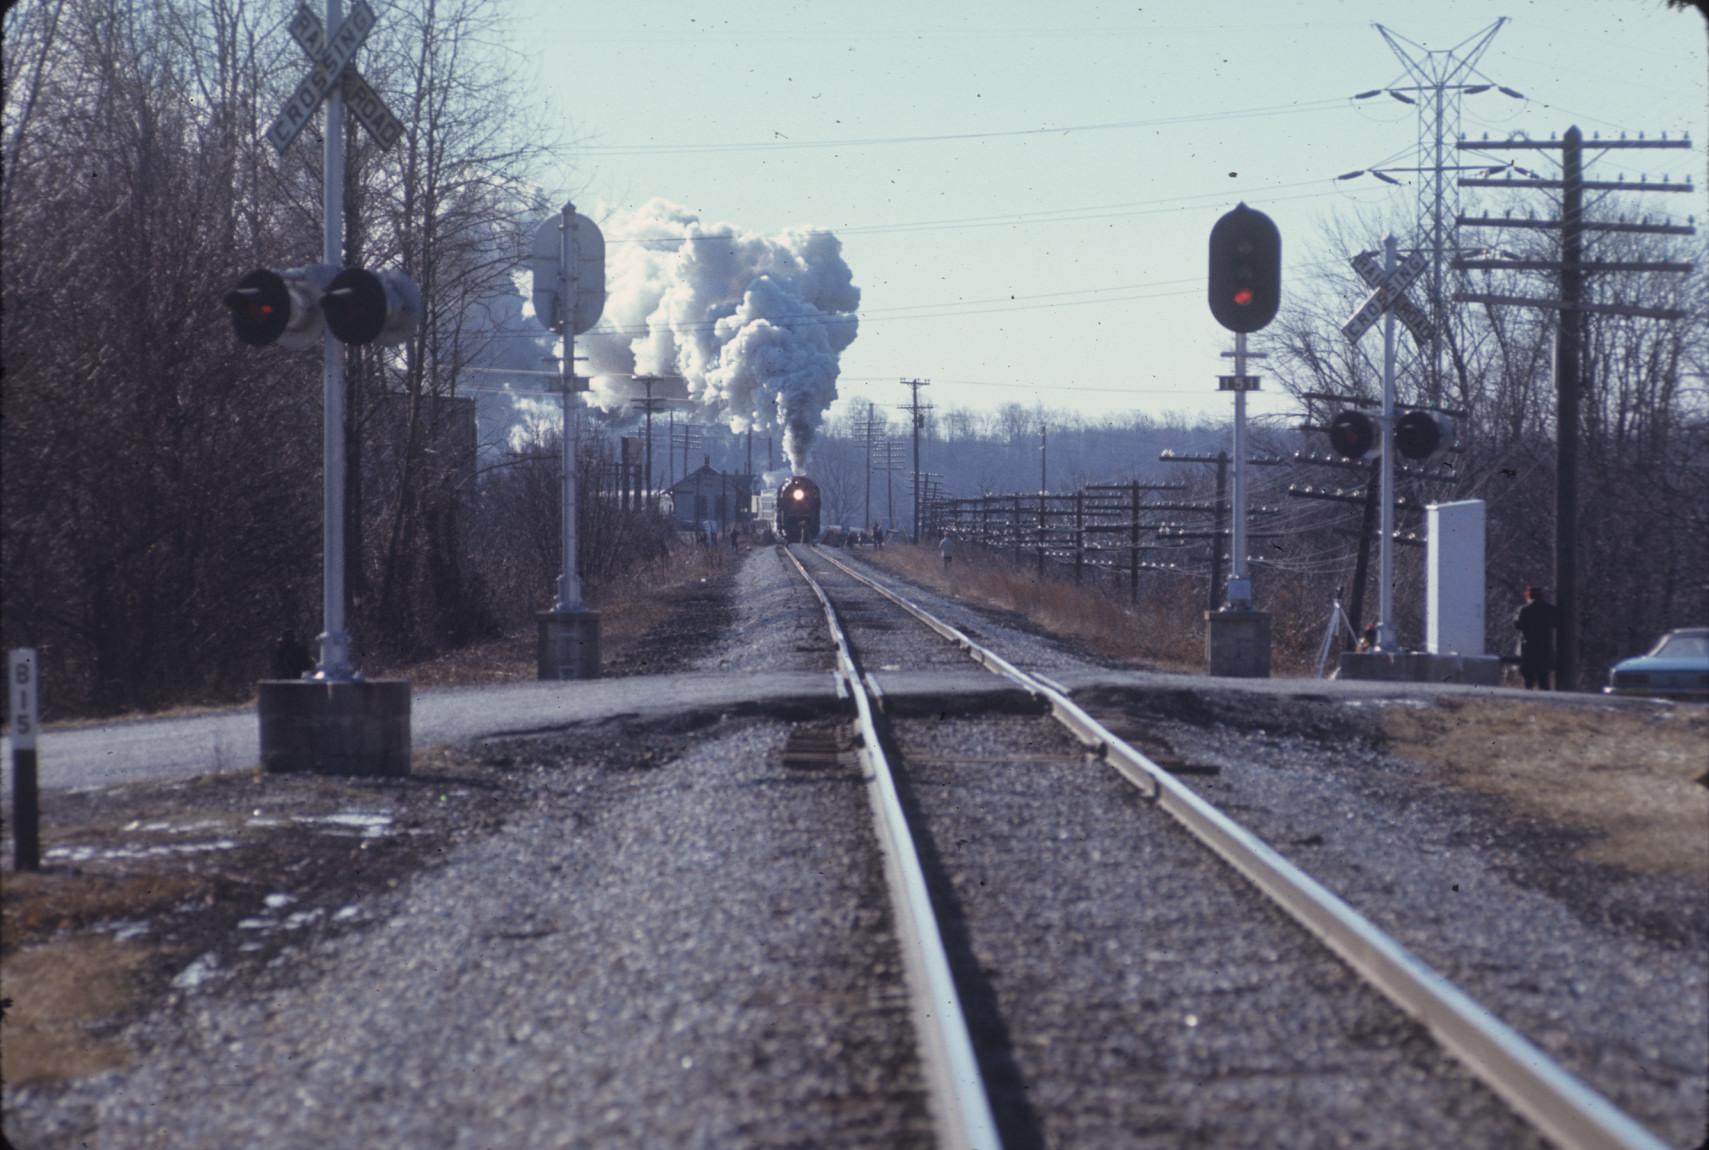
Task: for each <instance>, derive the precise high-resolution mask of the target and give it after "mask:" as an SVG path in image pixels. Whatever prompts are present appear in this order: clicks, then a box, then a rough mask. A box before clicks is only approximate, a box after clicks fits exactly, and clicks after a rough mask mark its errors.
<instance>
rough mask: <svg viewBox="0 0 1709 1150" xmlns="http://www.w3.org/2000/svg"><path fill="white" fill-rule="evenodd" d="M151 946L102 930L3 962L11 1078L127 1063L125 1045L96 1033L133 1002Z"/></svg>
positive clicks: (0, 977) (35, 1078)
mask: <svg viewBox="0 0 1709 1150" xmlns="http://www.w3.org/2000/svg"><path fill="white" fill-rule="evenodd" d="M149 954H150V951H149V950H148V949H147V948H144V947H139V946H126V945H121V944H120V943H116V942H114V941H113V940H112V939H110V938H106V937H103V936H100V935H87V934H85V935H78V936H76V937H74V938H70V939H66V940H64V941H62V942H53V943H48V944H47V945H45V946H37V947H32V948H30V949H29V950H27V951H24V952H23V953H21V954H18V955H14V956H13V957H11V958H9V959H7V960H6V962H5V964H4V965H3V966H0V994H4V996H5V997H6V998H7V999H8V1000H10V1005H9V1006H8V1007H7V1011H6V1022H5V1038H6V1080H7V1081H8V1082H10V1083H12V1084H13V1085H17V1084H20V1083H24V1082H40V1081H46V1080H53V1079H60V1078H79V1077H82V1076H84V1075H87V1074H94V1073H97V1072H99V1071H102V1070H107V1069H110V1068H112V1067H114V1066H120V1065H123V1064H124V1062H125V1061H126V1059H127V1057H128V1054H127V1051H126V1049H125V1047H124V1046H123V1045H122V1044H120V1043H118V1042H115V1041H113V1040H112V1039H110V1038H104V1037H100V1036H99V1035H97V1034H96V1033H93V1028H95V1027H96V1026H97V1025H98V1024H99V1023H101V1022H102V1021H103V1020H105V1019H108V1018H110V1017H112V1016H114V1015H117V1014H120V1013H122V1012H123V1011H125V1010H126V1008H127V1007H129V1006H130V1005H131V993H132V985H131V984H132V980H133V977H134V975H135V972H136V971H137V970H138V968H139V967H141V966H142V965H143V964H144V963H145V962H147V961H148V958H149Z"/></svg>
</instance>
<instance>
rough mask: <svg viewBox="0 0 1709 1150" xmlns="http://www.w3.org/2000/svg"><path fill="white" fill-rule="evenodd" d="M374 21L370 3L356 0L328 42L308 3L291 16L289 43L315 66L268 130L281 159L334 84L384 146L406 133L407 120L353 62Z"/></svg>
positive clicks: (358, 117)
mask: <svg viewBox="0 0 1709 1150" xmlns="http://www.w3.org/2000/svg"><path fill="white" fill-rule="evenodd" d="M375 19H376V18H375V16H374V9H373V8H371V7H369V6H368V0H356V3H355V4H354V5H352V7H351V9H350V14H349V15H348V16H346V17H345V18H344V22H343V23H342V24H340V25H339V26H338V30H337V31H336V32H335V33H334V34H333V36H332V38H331V40H330V41H329V40H328V39H327V35H326V25H325V24H324V23H323V22H322V20H321V18H320V17H319V16H316V15H315V14H314V13H313V12H312V11H310V10H309V8H308V7H307V5H303V4H299V5H298V6H297V11H296V14H295V15H294V16H292V17H291V26H290V32H291V39H293V40H295V41H296V42H297V46H298V47H299V48H301V49H302V50H303V54H304V55H305V56H307V57H308V58H309V61H310V62H311V63H313V64H314V70H313V71H312V72H310V73H309V74H308V75H307V76H304V77H303V79H302V81H301V82H300V83H299V84H298V85H297V90H296V91H295V92H293V93H291V98H290V99H289V100H288V101H286V103H285V108H284V111H282V112H280V113H279V118H278V119H276V120H274V121H273V126H272V127H270V128H268V129H267V139H268V141H269V142H270V143H272V145H273V147H274V148H275V149H277V150H278V152H279V154H280V155H284V154H285V149H286V148H288V147H290V146H291V141H292V140H295V139H296V138H297V134H298V133H299V132H301V131H302V130H303V126H304V125H305V124H307V123H308V122H309V118H310V117H311V116H313V115H314V110H315V109H316V108H317V107H319V106H320V102H321V101H322V100H324V99H326V95H327V93H328V92H330V91H332V86H333V84H335V83H336V84H340V85H342V87H343V89H344V98H345V100H346V101H347V102H348V103H349V105H350V110H351V111H352V112H354V113H355V114H356V118H357V119H358V120H359V121H361V123H362V126H363V127H364V128H367V129H368V132H369V134H370V135H372V136H373V137H374V139H375V140H377V141H378V142H379V144H380V147H382V148H386V149H390V148H391V146H392V145H393V144H395V143H397V142H398V138H399V137H400V136H402V135H403V130H404V126H403V122H402V121H401V120H399V119H398V118H397V117H396V116H394V115H392V112H391V109H390V108H388V107H386V104H385V101H383V100H381V99H380V97H379V95H378V94H377V93H375V91H374V89H372V88H370V87H369V86H368V82H367V81H366V80H364V79H363V78H362V75H361V73H359V72H358V71H357V70H356V68H355V66H354V65H353V64H351V60H352V59H354V58H355V56H356V49H358V48H360V47H361V46H362V42H363V41H364V40H366V39H367V38H368V33H369V32H371V31H373V28H374V22H375Z"/></svg>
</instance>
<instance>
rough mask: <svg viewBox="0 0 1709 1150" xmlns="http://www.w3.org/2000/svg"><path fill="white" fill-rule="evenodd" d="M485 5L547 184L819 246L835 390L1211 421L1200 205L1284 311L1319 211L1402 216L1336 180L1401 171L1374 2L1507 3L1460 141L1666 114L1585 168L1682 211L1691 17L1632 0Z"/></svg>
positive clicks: (601, 205) (1433, 18)
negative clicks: (1679, 139) (537, 118)
mask: <svg viewBox="0 0 1709 1150" xmlns="http://www.w3.org/2000/svg"><path fill="white" fill-rule="evenodd" d="M512 11H513V13H514V19H513V24H512V26H511V28H510V29H509V30H508V35H509V36H510V37H511V40H510V42H511V43H513V44H515V45H516V46H517V47H518V48H519V49H520V51H521V52H522V53H523V54H524V56H525V58H526V59H527V60H528V61H530V62H532V63H533V65H534V66H535V68H536V69H537V72H536V75H535V76H534V77H533V78H532V80H531V85H532V88H533V91H534V93H535V94H536V95H537V97H538V99H539V100H540V101H541V103H542V104H543V105H544V107H545V108H546V109H547V111H548V113H549V115H550V117H551V118H552V119H553V120H554V121H555V122H556V123H557V124H559V125H560V126H561V127H562V130H563V132H564V135H565V136H566V138H568V139H570V140H571V141H572V142H573V146H572V147H571V148H569V149H568V150H567V151H566V152H565V153H563V155H562V162H561V164H560V166H559V168H558V170H557V172H556V173H555V175H554V176H553V178H554V179H556V180H557V188H558V189H561V192H562V193H563V194H567V195H570V196H573V197H574V199H575V201H576V204H577V206H578V208H580V209H581V210H583V211H584V212H586V213H587V214H589V215H592V216H594V217H595V218H596V219H597V218H600V216H601V215H602V214H603V213H605V212H608V211H612V210H617V209H623V208H629V207H633V206H635V205H637V204H639V203H642V202H644V201H646V200H647V199H650V198H651V197H654V196H662V197H665V198H667V199H670V200H674V201H676V202H678V203H680V204H683V205H685V206H687V207H689V208H692V209H695V210H697V211H699V212H700V213H702V214H703V215H704V216H705V217H706V218H707V219H708V220H712V221H722V222H729V223H733V224H736V225H739V226H740V227H742V228H745V229H748V230H751V231H762V232H769V231H774V230H778V229H782V228H784V227H789V226H797V225H811V226H817V227H824V228H829V229H831V230H834V231H836V232H837V233H838V234H839V235H840V236H841V237H842V240H843V243H844V256H845V258H846V259H847V261H848V263H849V265H850V267H851V268H852V269H853V272H854V279H855V282H856V284H858V285H859V286H860V287H861V289H862V293H863V299H862V308H861V330H860V336H859V338H858V339H856V340H855V342H854V344H853V345H852V346H851V347H850V348H849V349H848V350H847V351H846V352H845V353H844V354H843V357H842V380H841V384H840V390H841V393H842V395H843V397H844V401H845V402H846V401H847V400H848V399H849V398H856V399H866V398H870V399H874V400H877V401H879V402H883V403H890V404H894V403H899V402H901V401H902V400H903V399H904V398H905V395H906V392H905V390H904V389H903V388H902V387H901V386H899V385H898V383H897V381H898V380H899V379H901V378H903V377H909V376H918V377H923V378H927V379H930V380H932V381H933V386H932V388H931V390H930V392H929V393H928V396H929V398H931V399H932V400H934V401H936V402H938V403H940V404H953V405H961V406H971V407H977V408H982V409H991V408H995V407H997V406H998V405H1000V404H1003V403H1007V402H1019V403H1023V404H1026V405H1028V406H1031V405H1033V404H1035V403H1039V402H1043V403H1044V404H1045V405H1046V406H1048V407H1053V408H1072V409H1075V410H1078V411H1080V412H1082V413H1084V414H1086V415H1088V416H1102V415H1105V414H1109V413H1115V412H1123V411H1131V410H1135V409H1142V410H1145V411H1148V412H1151V413H1153V414H1162V413H1163V412H1165V411H1178V412H1181V413H1184V414H1187V415H1197V414H1200V413H1205V414H1211V415H1216V416H1223V415H1226V414H1227V413H1228V410H1229V406H1230V405H1229V401H1228V399H1227V397H1226V396H1219V395H1218V393H1217V392H1216V382H1215V375H1216V374H1217V372H1218V371H1219V370H1227V368H1226V366H1225V365H1224V363H1223V361H1220V360H1219V359H1218V352H1219V351H1221V350H1222V349H1223V348H1224V347H1227V346H1231V344H1230V343H1229V338H1230V337H1228V336H1227V333H1225V332H1223V331H1222V329H1221V328H1219V327H1218V326H1217V325H1216V324H1215V322H1214V321H1213V320H1212V319H1211V318H1210V315H1209V313H1208V311H1207V309H1206V306H1205V302H1204V276H1205V261H1206V255H1205V242H1206V237H1207V235H1208V233H1209V230H1210V227H1211V224H1212V223H1213V222H1214V221H1215V220H1216V218H1217V217H1218V216H1219V215H1220V214H1221V213H1222V212H1223V211H1225V210H1227V209H1228V208H1230V207H1232V206H1233V205H1234V204H1235V203H1236V202H1237V201H1239V200H1245V201H1246V202H1248V203H1249V204H1251V205H1252V206H1253V207H1256V208H1259V209H1261V210H1263V211H1266V212H1268V213H1269V214H1270V215H1271V216H1272V217H1274V219H1275V220H1276V222H1277V224H1278V225H1279V227H1280V228H1281V231H1282V235H1283V243H1284V259H1285V269H1286V270H1285V272H1284V289H1283V290H1284V306H1286V304H1285V300H1286V297H1287V294H1288V290H1289V289H1288V284H1289V283H1291V282H1295V279H1296V277H1302V276H1306V275H1309V273H1310V270H1311V266H1312V265H1314V264H1321V261H1323V260H1324V259H1326V258H1327V257H1328V252H1327V250H1326V248H1325V245H1324V244H1323V242H1322V240H1321V235H1322V232H1323V229H1324V226H1325V224H1326V223H1327V222H1328V221H1330V220H1332V219H1335V218H1338V217H1339V218H1342V219H1344V220H1346V221H1348V222H1352V221H1353V220H1354V219H1355V218H1356V216H1355V214H1356V213H1358V212H1361V211H1363V212H1365V213H1367V218H1370V219H1376V218H1380V216H1381V213H1382V212H1384V211H1391V212H1395V213H1404V216H1405V218H1408V219H1409V218H1410V215H1411V210H1412V209H1411V205H1412V200H1413V189H1412V188H1410V187H1402V188H1392V187H1387V186H1385V185H1383V184H1380V183H1378V182H1376V181H1375V180H1373V179H1371V178H1370V177H1369V176H1366V177H1363V178H1361V179H1358V180H1353V181H1346V182H1337V181H1336V180H1335V178H1334V177H1336V176H1337V175H1338V174H1340V173H1343V172H1347V171H1350V170H1353V169H1359V168H1365V167H1369V166H1371V165H1374V164H1377V163H1380V162H1382V161H1385V160H1391V161H1393V162H1397V163H1402V164H1404V163H1407V162H1408V161H1407V160H1406V159H1405V154H1406V153H1407V152H1409V150H1410V149H1411V147H1412V144H1413V141H1414V139H1415V135H1416V131H1415V122H1414V116H1415V112H1414V109H1412V108H1410V107H1407V106H1405V105H1403V104H1401V103H1399V102H1398V101H1395V100H1393V99H1390V98H1388V97H1387V96H1379V97H1377V98H1375V99H1368V100H1365V101H1360V102H1354V101H1352V100H1350V99H1349V98H1350V97H1351V96H1352V95H1353V94H1354V93H1355V92H1360V91H1363V90H1367V89H1372V88H1379V87H1383V86H1385V85H1389V84H1391V83H1395V82H1397V81H1399V80H1400V77H1401V75H1402V67H1401V64H1400V61H1399V60H1398V58H1397V57H1396V56H1395V55H1394V54H1393V53H1392V52H1391V50H1390V49H1389V47H1388V46H1387V45H1386V44H1385V43H1384V41H1383V39H1382V38H1381V37H1380V36H1379V34H1378V32H1377V30H1376V28H1375V27H1374V24H1376V23H1381V24H1383V25H1385V26H1386V27H1388V28H1390V29H1391V30H1392V31H1394V32H1396V33H1398V34H1400V35H1402V36H1404V37H1406V38H1408V39H1409V40H1411V41H1414V42H1415V43H1417V44H1419V45H1422V46H1423V47H1424V48H1427V49H1431V50H1441V49H1447V48H1451V47H1453V46H1455V45H1457V44H1459V43H1460V42H1461V41H1463V40H1466V39H1467V38H1468V37H1472V36H1473V35H1474V34H1476V33H1478V32H1479V31H1481V30H1482V29H1484V28H1486V27H1487V26H1488V25H1490V24H1491V23H1492V22H1493V21H1494V20H1495V19H1496V18H1498V17H1500V16H1508V17H1510V18H1511V19H1510V21H1509V23H1508V24H1506V25H1505V26H1504V27H1503V28H1502V29H1501V31H1500V32H1499V33H1498V34H1497V35H1496V37H1495V39H1494V40H1493V42H1492V43H1491V46H1490V48H1489V50H1488V51H1487V52H1486V53H1485V54H1484V56H1483V57H1482V59H1481V61H1480V68H1479V70H1480V72H1481V73H1482V74H1483V76H1485V77H1487V78H1488V79H1490V80H1492V81H1494V82H1496V83H1498V84H1504V85H1507V86H1508V87H1511V88H1513V89H1516V90H1518V91H1519V92H1522V93H1524V94H1525V96H1526V97H1527V98H1526V99H1525V100H1523V101H1520V100H1514V99H1510V98H1508V97H1506V96H1503V95H1500V94H1498V93H1496V92H1493V91H1492V92H1489V93H1486V94H1483V95H1478V96H1471V97H1467V98H1466V100H1465V118H1464V124H1463V126H1464V129H1465V131H1466V132H1467V134H1469V135H1473V136H1475V135H1478V134H1480V133H1482V132H1485V131H1487V132H1489V133H1490V134H1491V135H1492V136H1493V135H1497V134H1501V135H1505V134H1507V133H1509V132H1512V131H1515V130H1525V131H1527V132H1529V133H1531V134H1533V135H1538V134H1542V135H1547V134H1548V133H1550V132H1559V131H1563V130H1564V129H1565V128H1566V127H1567V126H1568V125H1570V124H1573V123H1577V124H1578V125H1580V127H1581V128H1583V129H1584V130H1585V132H1586V133H1587V134H1589V133H1590V132H1592V131H1600V132H1603V133H1605V134H1607V133H1614V134H1617V133H1619V132H1620V131H1622V130H1625V131H1629V132H1632V133H1636V132H1638V131H1644V132H1646V133H1652V134H1654V133H1659V132H1662V131H1666V132H1667V133H1668V134H1669V135H1670V136H1674V135H1677V134H1680V133H1689V134H1690V136H1691V137H1692V140H1693V142H1694V149H1693V150H1692V151H1690V152H1645V153H1625V154H1624V156H1622V157H1614V158H1611V159H1610V160H1608V161H1605V162H1604V163H1605V166H1604V167H1603V168H1601V169H1598V170H1599V171H1601V170H1606V171H1609V172H1610V173H1612V171H1613V170H1615V169H1616V168H1618V169H1619V170H1624V171H1626V172H1627V173H1628V178H1633V177H1635V176H1636V175H1637V174H1638V173H1639V172H1640V171H1648V172H1649V173H1650V174H1651V175H1653V176H1657V177H1659V176H1660V175H1661V174H1662V173H1664V172H1668V173H1671V174H1672V177H1673V178H1674V179H1675V180H1680V179H1682V178H1686V177H1690V178H1692V179H1693V180H1694V181H1695V182H1696V183H1697V184H1698V185H1699V190H1698V191H1697V192H1696V193H1693V194H1692V195H1689V196H1685V195H1678V196H1669V197H1665V201H1663V198H1661V197H1656V198H1655V199H1656V201H1658V202H1655V203H1653V204H1652V206H1653V207H1654V209H1655V210H1658V211H1660V210H1671V212H1672V213H1673V214H1674V215H1676V216H1678V217H1680V218H1681V219H1683V217H1684V216H1686V215H1688V214H1696V215H1698V216H1699V217H1703V216H1704V215H1705V213H1704V211H1703V209H1704V206H1705V199H1704V194H1703V190H1702V183H1703V173H1704V170H1705V160H1704V153H1703V150H1702V149H1703V145H1704V143H1705V141H1706V139H1709V116H1706V93H1709V85H1706V62H1705V56H1706V53H1705V37H1704V29H1703V19H1702V17H1701V16H1699V15H1698V14H1696V13H1695V12H1685V13H1679V12H1670V11H1668V10H1667V9H1665V8H1664V7H1663V5H1662V3H1661V0H1547V2H1545V0H1530V2H1523V3H1504V4H1487V3H1475V2H1471V0H1434V2H1433V3H1431V4H1429V5H1412V4H1407V5H1401V4H1373V3H1350V2H1339V3H1338V2H1335V0H1298V2H1288V0H1274V2H1270V3H1263V4H1259V3H1252V2H1235V0H1209V2H1205V3H1191V4H1188V3H1177V4H1167V5H1165V4H1146V5H1137V4H1114V3H1110V4H1104V3H1078V4H1076V3H1070V4H1066V5H1058V6H1055V7H1054V8H1053V9H1047V8H1046V7H1045V6H1043V5H1040V4H1038V3H1036V2H1028V3H1021V2H1018V0H983V2H979V3H972V2H964V0H952V2H944V0H939V2H937V3H922V2H914V3H898V2H895V0H876V2H874V0H869V2H867V3H865V4H863V5H861V6H860V8H859V9H858V10H857V9H856V8H855V6H853V5H846V6H845V5H836V6H833V5H830V4H826V3H806V2H794V3H790V2H784V0H748V2H746V3H742V4H718V5H709V4H695V3H687V2H682V3H677V2H667V0H632V2H629V3H613V4H603V5H591V4H573V3H572V4H564V3H560V2H556V0H523V2H519V3H517V4H516V5H514V7H513V8H512ZM1236 113H1251V114H1245V115H1237V114H1236ZM1036 129H1059V130H1051V131H1037V130H1036ZM1070 129H1071V130H1070ZM922 137H927V138H924V139H922ZM1541 204H1542V200H1541V196H1540V195H1539V205H1540V206H1541ZM1699 222H1700V223H1702V222H1704V221H1703V220H1702V219H1701V218H1700V220H1699ZM608 238H613V239H616V238H619V237H616V236H611V235H610V234H609V232H608ZM1379 240H1380V236H1378V235H1376V234H1372V235H1371V236H1369V238H1368V246H1371V247H1375V246H1377V244H1378V242H1379ZM1366 338H1368V339H1371V340H1376V339H1377V336H1375V335H1372V336H1367V337H1366ZM1261 342H1262V337H1261V336H1260V337H1258V338H1257V340H1256V341H1255V343H1254V347H1255V348H1256V347H1259V346H1261ZM1276 403H1277V401H1276V400H1275V398H1274V397H1273V396H1272V397H1270V398H1268V399H1261V400H1259V401H1258V403H1257V405H1256V407H1255V410H1257V411H1262V410H1265V409H1266V407H1267V406H1269V405H1274V404H1276Z"/></svg>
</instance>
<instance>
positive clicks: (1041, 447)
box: [1038, 420, 1050, 495]
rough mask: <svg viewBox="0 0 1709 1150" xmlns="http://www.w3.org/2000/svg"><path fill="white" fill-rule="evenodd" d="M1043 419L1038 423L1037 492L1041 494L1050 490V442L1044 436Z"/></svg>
mask: <svg viewBox="0 0 1709 1150" xmlns="http://www.w3.org/2000/svg"><path fill="white" fill-rule="evenodd" d="M1045 431H1046V428H1045V424H1044V421H1043V420H1040V421H1039V425H1038V493H1039V494H1040V495H1043V494H1044V493H1045V492H1046V491H1049V490H1050V442H1049V440H1048V439H1046V437H1045Z"/></svg>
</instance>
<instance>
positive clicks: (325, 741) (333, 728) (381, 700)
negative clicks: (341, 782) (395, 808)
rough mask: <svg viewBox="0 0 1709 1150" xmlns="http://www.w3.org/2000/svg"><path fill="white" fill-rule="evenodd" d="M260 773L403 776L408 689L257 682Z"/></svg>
mask: <svg viewBox="0 0 1709 1150" xmlns="http://www.w3.org/2000/svg"><path fill="white" fill-rule="evenodd" d="M256 710H257V711H258V712H259V713H260V716H261V769H262V770H263V771H266V772H267V773H269V774H288V773H292V772H298V771H306V772H309V773H312V774H317V775H383V776H390V777H395V778H402V777H404V776H406V775H408V774H409V751H410V735H409V714H410V696H409V683H408V681H407V680H404V679H380V680H376V681H373V682H368V681H365V680H354V681H342V682H330V683H329V682H327V681H325V680H322V679H265V680H263V681H262V683H261V698H260V702H259V703H258V704H257V706H256Z"/></svg>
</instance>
